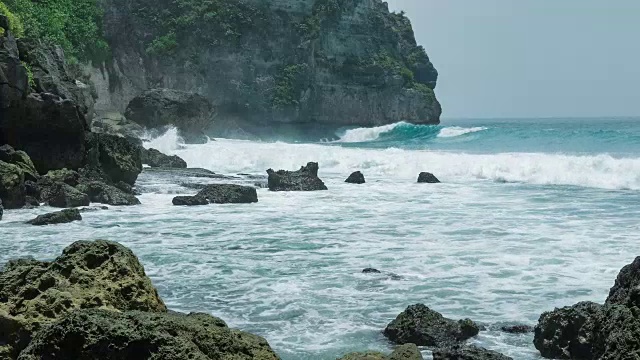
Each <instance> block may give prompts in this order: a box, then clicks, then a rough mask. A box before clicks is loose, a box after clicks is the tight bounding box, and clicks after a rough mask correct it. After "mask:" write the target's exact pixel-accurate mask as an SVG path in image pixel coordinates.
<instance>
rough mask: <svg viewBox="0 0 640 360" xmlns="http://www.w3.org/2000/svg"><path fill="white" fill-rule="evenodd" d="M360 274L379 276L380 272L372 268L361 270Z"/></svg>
mask: <svg viewBox="0 0 640 360" xmlns="http://www.w3.org/2000/svg"><path fill="white" fill-rule="evenodd" d="M362 273H364V274H381V273H382V272H381V271H380V270H378V269H374V268H366V269H364V270H362Z"/></svg>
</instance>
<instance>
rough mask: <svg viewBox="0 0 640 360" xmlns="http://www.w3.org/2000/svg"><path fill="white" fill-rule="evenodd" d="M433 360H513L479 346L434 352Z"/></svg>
mask: <svg viewBox="0 0 640 360" xmlns="http://www.w3.org/2000/svg"><path fill="white" fill-rule="evenodd" d="M433 360H513V359H512V358H510V357H508V356H505V355H502V354H500V353H498V352H495V351H491V350H487V349H484V348H481V347H477V346H459V347H451V348H444V349H436V350H434V351H433Z"/></svg>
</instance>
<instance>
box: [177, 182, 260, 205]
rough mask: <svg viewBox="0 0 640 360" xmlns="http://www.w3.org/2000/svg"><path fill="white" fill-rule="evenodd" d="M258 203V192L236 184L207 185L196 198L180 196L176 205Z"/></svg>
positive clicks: (249, 187) (252, 188)
mask: <svg viewBox="0 0 640 360" xmlns="http://www.w3.org/2000/svg"><path fill="white" fill-rule="evenodd" d="M257 202H258V192H257V191H256V188H254V187H251V186H242V185H234V184H213V185H207V186H205V188H204V189H202V190H200V192H199V193H198V194H196V195H195V196H178V197H175V198H174V199H173V204H174V205H207V204H250V203H257Z"/></svg>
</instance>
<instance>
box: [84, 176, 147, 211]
mask: <svg viewBox="0 0 640 360" xmlns="http://www.w3.org/2000/svg"><path fill="white" fill-rule="evenodd" d="M77 189H78V191H81V192H83V193H85V194H87V195H88V197H89V199H90V200H91V202H96V203H100V204H107V205H113V206H131V205H140V200H138V198H136V197H135V196H134V195H132V194H129V193H126V192H125V191H123V190H121V189H118V188H117V187H115V186H111V185H107V184H105V183H102V182H99V181H89V182H83V183H81V184H79V185H78V186H77Z"/></svg>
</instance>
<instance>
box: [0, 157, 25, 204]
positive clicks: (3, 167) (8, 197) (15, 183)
mask: <svg viewBox="0 0 640 360" xmlns="http://www.w3.org/2000/svg"><path fill="white" fill-rule="evenodd" d="M25 196H26V188H25V185H24V172H23V171H22V169H20V167H18V166H17V165H14V164H9V163H6V162H4V161H1V160H0V200H2V202H3V204H4V207H5V208H6V209H19V208H21V207H23V206H24V205H25Z"/></svg>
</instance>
